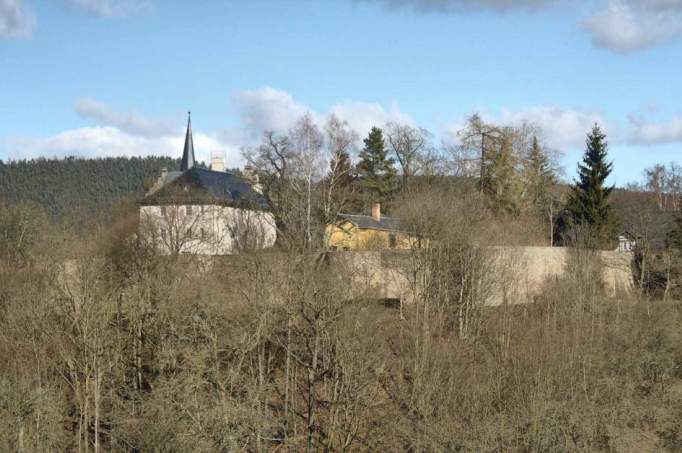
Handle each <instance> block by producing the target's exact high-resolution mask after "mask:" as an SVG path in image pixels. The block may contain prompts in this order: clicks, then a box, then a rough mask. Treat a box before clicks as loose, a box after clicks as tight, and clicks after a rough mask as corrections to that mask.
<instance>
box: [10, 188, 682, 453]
mask: <svg viewBox="0 0 682 453" xmlns="http://www.w3.org/2000/svg"><path fill="white" fill-rule="evenodd" d="M479 202H480V200H477V198H476V196H475V195H472V196H471V197H470V198H455V197H451V198H450V199H448V200H441V202H435V201H434V202H433V203H432V204H427V203H422V202H420V210H419V211H418V212H420V213H422V216H421V217H423V218H424V219H428V222H426V221H425V223H424V226H425V227H426V226H430V227H432V230H431V233H432V234H433V235H435V237H437V238H438V241H433V242H432V243H431V245H430V247H429V248H428V249H427V250H425V251H422V252H420V253H419V254H415V262H416V264H418V265H419V266H421V267H419V268H418V271H419V272H418V273H417V277H418V278H421V281H422V282H425V283H426V284H425V285H421V286H415V292H416V293H415V298H414V301H413V302H412V303H409V304H403V306H402V307H401V309H400V310H398V309H397V308H391V307H387V306H385V305H382V304H380V303H378V302H376V301H370V300H363V299H362V298H358V297H357V294H358V290H360V289H361V288H358V287H357V285H358V283H357V281H358V280H357V279H352V277H353V275H352V273H353V269H348V268H344V267H342V266H341V265H337V266H338V267H330V266H334V265H332V264H329V263H325V262H324V260H316V259H312V258H311V255H310V254H308V253H303V252H297V251H295V250H289V251H278V252H277V253H272V252H254V253H248V254H244V255H241V256H239V257H238V258H226V259H224V260H212V261H207V260H204V259H200V258H193V257H187V256H185V257H175V258H173V257H171V258H168V257H166V258H159V257H156V256H154V253H153V250H150V249H149V248H147V247H146V246H145V244H143V243H141V242H139V241H138V240H137V239H136V238H135V236H134V235H133V234H132V233H133V232H134V230H135V228H136V226H135V222H134V221H131V222H129V223H128V222H126V221H121V222H120V223H118V224H116V225H114V226H113V227H111V226H110V227H107V228H101V229H98V228H94V227H93V228H92V229H91V231H94V233H93V235H92V237H91V238H90V239H89V240H87V241H84V240H82V239H77V238H76V237H74V236H72V235H71V234H70V233H69V232H68V231H60V230H59V229H58V228H57V227H55V226H50V225H49V224H48V223H47V222H49V220H48V219H47V217H46V216H39V215H35V214H34V213H33V212H32V211H31V210H30V209H28V208H19V207H16V208H6V209H4V210H3V211H2V215H1V216H0V217H1V219H0V220H1V221H0V225H1V230H2V233H3V234H2V241H3V245H2V248H0V251H1V252H2V257H1V260H0V281H1V282H2V285H0V450H3V451H26V452H32V451H35V452H46V451H125V452H143V451H144V452H148V451H159V452H161V451H163V452H168V451H178V452H180V451H182V452H185V451H206V452H214V451H270V450H279V451H304V450H308V451H472V452H473V451H476V452H479V451H489V452H493V451H523V452H548V451H556V452H564V451H680V450H681V449H682V423H681V422H680V420H682V329H680V327H681V326H682V306H681V305H680V304H679V303H674V302H668V303H660V302H651V301H645V300H643V299H642V300H640V299H638V298H637V297H635V296H632V297H627V298H623V297H620V298H618V299H609V298H607V297H606V296H605V295H604V293H603V292H602V289H601V285H600V282H599V279H598V272H596V271H595V269H598V263H595V262H594V261H593V257H592V255H591V254H590V252H589V251H586V250H582V249H576V253H575V254H574V258H573V260H572V262H571V266H570V269H569V271H568V272H567V273H566V277H565V278H564V279H563V280H560V281H553V282H548V283H547V287H546V290H545V291H544V293H543V295H542V296H541V297H539V298H538V299H537V300H536V302H535V303H534V304H531V305H522V306H515V305H505V306H502V307H498V308H486V307H483V306H482V303H481V302H482V300H483V297H484V293H485V285H486V284H488V283H489V282H491V281H492V280H496V279H497V280H496V282H497V283H500V281H499V279H500V278H503V277H504V278H507V277H506V276H496V275H490V273H489V272H486V270H487V266H488V264H487V263H488V261H487V260H488V259H489V256H488V255H487V252H486V249H485V247H484V244H486V242H487V241H489V240H490V238H493V237H497V238H498V239H499V238H500V234H501V233H500V232H501V231H505V230H506V231H510V228H509V227H507V226H506V224H502V225H501V224H499V223H497V221H496V220H495V217H494V216H492V214H490V213H486V212H485V211H484V210H483V209H482V208H480V206H479ZM405 207H406V208H405V211H406V212H405V213H404V215H405V218H406V219H408V221H409V210H410V209H409V207H410V204H409V203H405ZM465 213H467V215H464V214H465ZM448 216H450V217H448ZM456 219H460V220H458V221H456ZM412 221H414V222H416V221H417V219H413V220H412ZM46 231H49V234H48V235H46V234H45V232H46ZM511 231H513V229H511ZM417 260H418V261H417ZM436 270H437V272H436ZM510 302H513V301H510Z"/></svg>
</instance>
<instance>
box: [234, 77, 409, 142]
mask: <svg viewBox="0 0 682 453" xmlns="http://www.w3.org/2000/svg"><path fill="white" fill-rule="evenodd" d="M234 101H235V106H236V109H237V114H238V115H239V118H240V122H241V126H242V127H241V136H243V137H244V138H245V139H246V140H254V139H258V138H260V137H261V136H262V134H263V132H264V131H266V130H274V131H278V132H283V131H286V130H288V129H289V128H291V127H292V126H293V125H294V124H295V123H296V121H297V120H298V119H299V118H300V117H301V116H303V115H305V114H310V115H311V116H312V117H313V119H314V120H315V122H316V123H317V124H318V125H319V126H322V125H323V124H324V122H325V121H326V119H327V118H329V116H330V115H332V114H334V115H336V116H337V117H339V118H340V119H342V120H346V121H347V122H348V124H349V125H350V127H351V128H353V129H354V130H355V131H356V132H357V133H358V134H359V135H360V136H361V137H362V136H365V135H367V133H368V132H369V130H370V129H371V127H372V126H378V127H382V126H384V125H385V124H386V123H387V122H389V121H396V122H403V123H412V119H411V117H410V116H409V115H408V114H407V113H404V112H402V111H401V110H400V107H399V106H398V104H397V103H395V102H394V103H392V104H391V106H390V107H389V108H385V107H384V106H382V105H381V104H378V103H368V102H359V101H343V102H340V103H337V104H334V105H332V106H331V107H330V108H329V109H328V110H327V111H326V112H317V111H314V110H313V109H311V108H310V107H308V106H307V105H305V104H303V103H301V102H299V101H297V100H296V99H295V98H294V97H293V96H292V95H291V94H289V93H287V92H286V91H282V90H277V89H275V88H272V87H263V88H259V89H256V90H246V91H240V92H238V93H236V94H235V96H234ZM228 135H230V136H232V137H235V136H238V135H240V134H238V133H236V132H235V131H234V130H232V131H231V133H230V134H228Z"/></svg>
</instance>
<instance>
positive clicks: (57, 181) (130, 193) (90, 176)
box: [0, 156, 180, 219]
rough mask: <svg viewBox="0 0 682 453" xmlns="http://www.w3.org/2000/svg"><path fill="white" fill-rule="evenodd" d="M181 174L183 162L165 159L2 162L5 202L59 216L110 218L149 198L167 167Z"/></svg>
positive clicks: (1, 184)
mask: <svg viewBox="0 0 682 453" xmlns="http://www.w3.org/2000/svg"><path fill="white" fill-rule="evenodd" d="M163 167H167V168H168V169H169V170H171V171H172V170H177V169H178V168H179V167H180V159H173V158H170V157H162V156H149V157H108V158H100V159H83V158H76V157H67V158H66V159H56V158H55V159H45V158H40V159H31V160H16V161H9V162H3V161H2V160H0V198H2V199H4V200H5V201H6V202H8V203H16V202H33V203H37V204H39V205H41V206H42V207H44V208H45V209H46V210H47V212H49V213H50V214H51V215H52V216H53V217H54V218H58V219H59V218H63V217H64V216H65V215H67V214H72V213H74V211H77V212H82V213H86V214H106V213H108V212H110V210H111V208H112V207H113V206H114V205H115V204H116V203H117V202H120V201H121V200H125V199H134V198H139V197H141V196H143V195H144V192H145V190H146V188H148V187H149V186H150V185H151V184H152V183H153V182H154V180H156V178H158V176H159V174H160V171H161V168H163Z"/></svg>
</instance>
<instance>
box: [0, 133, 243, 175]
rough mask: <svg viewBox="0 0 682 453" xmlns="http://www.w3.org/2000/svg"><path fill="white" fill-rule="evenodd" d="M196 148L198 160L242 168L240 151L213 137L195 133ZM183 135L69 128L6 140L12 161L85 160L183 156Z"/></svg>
mask: <svg viewBox="0 0 682 453" xmlns="http://www.w3.org/2000/svg"><path fill="white" fill-rule="evenodd" d="M193 137H194V149H195V152H196V157H197V159H198V160H200V161H201V160H203V161H205V162H207V163H208V162H210V157H211V155H212V154H223V155H225V156H226V163H227V164H228V165H229V166H239V165H241V164H242V158H241V155H240V153H239V150H238V149H237V148H236V147H234V146H230V145H227V144H224V143H222V142H221V141H220V140H218V139H217V138H216V137H214V136H213V135H209V134H206V133H203V132H195V133H194V134H193ZM183 143H184V133H179V134H176V135H174V136H163V137H144V136H138V135H133V134H130V133H127V132H124V131H122V130H120V129H118V128H116V127H112V126H95V127H82V128H77V129H69V130H66V131H63V132H60V133H58V134H55V135H53V136H50V137H45V138H19V139H12V140H8V141H6V144H5V148H6V149H7V150H8V152H9V155H10V156H11V158H12V159H30V158H35V157H67V156H78V157H85V158H94V157H114V156H171V157H180V156H181V154H182V146H183Z"/></svg>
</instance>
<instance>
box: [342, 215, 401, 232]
mask: <svg viewBox="0 0 682 453" xmlns="http://www.w3.org/2000/svg"><path fill="white" fill-rule="evenodd" d="M339 218H341V219H343V220H347V221H349V222H352V223H354V224H355V225H356V226H357V227H358V228H362V229H369V230H385V231H396V232H400V233H404V232H406V230H405V227H404V226H403V225H402V224H401V222H400V220H398V219H396V218H393V217H384V216H382V217H381V220H379V221H378V222H377V221H376V220H374V218H373V217H372V216H370V215H356V214H339Z"/></svg>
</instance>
